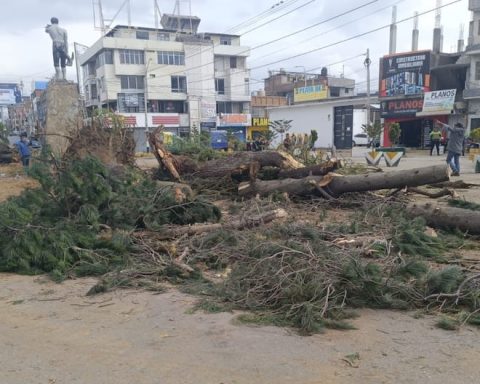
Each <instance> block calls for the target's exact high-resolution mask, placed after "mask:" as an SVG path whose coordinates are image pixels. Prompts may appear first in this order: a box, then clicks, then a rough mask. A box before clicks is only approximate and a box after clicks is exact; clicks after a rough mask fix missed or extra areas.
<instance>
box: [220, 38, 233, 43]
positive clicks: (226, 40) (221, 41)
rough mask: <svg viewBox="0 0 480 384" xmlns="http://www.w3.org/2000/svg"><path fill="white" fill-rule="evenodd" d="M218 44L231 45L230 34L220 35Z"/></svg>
mask: <svg viewBox="0 0 480 384" xmlns="http://www.w3.org/2000/svg"><path fill="white" fill-rule="evenodd" d="M220 45H232V38H231V37H230V36H222V37H220Z"/></svg>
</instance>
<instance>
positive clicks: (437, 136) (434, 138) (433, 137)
mask: <svg viewBox="0 0 480 384" xmlns="http://www.w3.org/2000/svg"><path fill="white" fill-rule="evenodd" d="M441 139H442V132H441V131H440V129H439V128H438V127H437V126H435V127H434V128H433V130H432V132H430V156H432V154H433V148H437V156H440V140H441Z"/></svg>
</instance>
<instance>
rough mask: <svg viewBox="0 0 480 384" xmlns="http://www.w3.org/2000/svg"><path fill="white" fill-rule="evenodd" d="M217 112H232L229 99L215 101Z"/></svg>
mask: <svg viewBox="0 0 480 384" xmlns="http://www.w3.org/2000/svg"><path fill="white" fill-rule="evenodd" d="M217 113H232V103H231V102H229V101H219V102H217Z"/></svg>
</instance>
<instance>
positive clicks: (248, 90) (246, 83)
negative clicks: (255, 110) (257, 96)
mask: <svg viewBox="0 0 480 384" xmlns="http://www.w3.org/2000/svg"><path fill="white" fill-rule="evenodd" d="M243 82H244V84H245V95H250V79H245V80H244V81H243Z"/></svg>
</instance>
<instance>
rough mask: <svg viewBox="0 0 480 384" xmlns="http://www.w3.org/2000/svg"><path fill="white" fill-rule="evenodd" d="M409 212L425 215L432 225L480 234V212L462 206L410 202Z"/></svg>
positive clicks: (414, 215)
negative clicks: (453, 206)
mask: <svg viewBox="0 0 480 384" xmlns="http://www.w3.org/2000/svg"><path fill="white" fill-rule="evenodd" d="M407 211H408V213H409V214H410V215H411V216H413V217H419V216H421V217H423V218H424V219H425V220H426V221H427V224H428V225H430V226H431V227H436V228H445V229H459V230H461V231H463V232H468V233H470V234H474V235H477V234H480V212H479V211H471V210H468V209H462V208H452V207H440V206H438V205H432V204H429V203H427V204H410V205H409V206H408V207H407Z"/></svg>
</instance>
